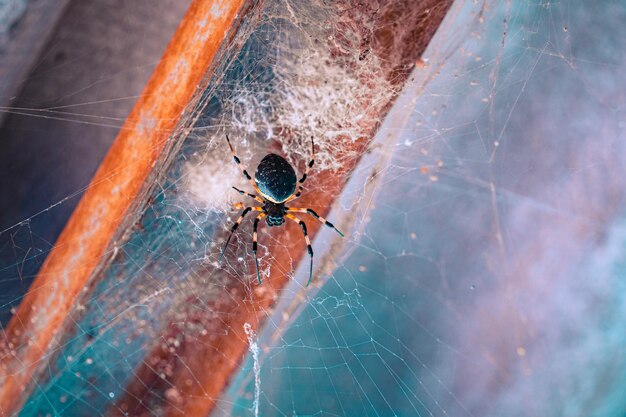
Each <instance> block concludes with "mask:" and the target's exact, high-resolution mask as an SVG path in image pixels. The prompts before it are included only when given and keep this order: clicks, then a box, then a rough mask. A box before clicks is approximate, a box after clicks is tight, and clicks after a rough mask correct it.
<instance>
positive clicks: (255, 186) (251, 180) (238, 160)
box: [226, 135, 263, 194]
mask: <svg viewBox="0 0 626 417" xmlns="http://www.w3.org/2000/svg"><path fill="white" fill-rule="evenodd" d="M226 142H228V147H229V148H230V152H231V153H232V154H233V159H234V160H235V163H236V164H237V165H238V166H239V168H241V172H242V173H243V176H244V177H246V179H247V180H248V181H250V184H251V185H252V187H254V189H255V190H256V192H257V193H259V194H263V193H262V192H261V190H259V187H257V185H256V183H255V182H254V180H253V179H252V177H251V176H250V174H248V171H246V169H245V168H244V167H243V165H241V160H240V159H239V158H238V157H237V154H236V153H235V148H233V145H231V143H230V139H229V138H228V135H226Z"/></svg>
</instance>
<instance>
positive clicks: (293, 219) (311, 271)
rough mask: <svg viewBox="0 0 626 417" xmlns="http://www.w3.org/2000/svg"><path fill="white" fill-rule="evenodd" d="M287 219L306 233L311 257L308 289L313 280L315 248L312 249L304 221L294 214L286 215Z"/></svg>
mask: <svg viewBox="0 0 626 417" xmlns="http://www.w3.org/2000/svg"><path fill="white" fill-rule="evenodd" d="M285 217H287V218H288V219H289V220H292V221H294V222H296V223H298V224H299V225H300V227H301V228H302V233H304V240H305V241H306V250H307V251H308V252H309V256H310V257H311V266H310V267H309V280H308V281H307V283H306V286H307V287H308V286H309V284H310V283H311V279H312V278H313V248H312V247H311V240H310V239H309V235H308V233H307V232H306V224H305V223H304V222H303V221H302V220H300V219H299V218H297V217H296V216H294V215H293V214H285Z"/></svg>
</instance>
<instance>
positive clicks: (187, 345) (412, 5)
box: [108, 0, 452, 417]
mask: <svg viewBox="0 0 626 417" xmlns="http://www.w3.org/2000/svg"><path fill="white" fill-rule="evenodd" d="M451 3H452V1H451V0H386V1H382V2H367V1H365V2H362V1H356V0H340V1H337V2H336V3H333V4H334V5H335V4H336V7H337V8H338V10H339V9H342V10H345V11H346V12H345V13H346V15H345V16H343V18H344V20H343V24H346V25H352V26H351V27H354V26H356V27H359V25H360V27H361V28H363V30H369V31H371V32H370V33H368V34H367V35H366V36H363V38H366V39H369V43H368V44H366V45H362V48H363V53H364V54H365V53H374V54H377V55H378V56H380V57H381V61H382V62H383V64H382V66H381V68H380V72H381V73H382V75H384V77H385V78H386V79H387V80H388V81H389V82H390V83H391V84H392V85H393V86H394V88H395V89H397V90H399V89H400V88H401V86H402V85H403V84H404V83H405V81H406V80H407V78H408V76H409V74H410V71H411V70H412V69H413V68H414V65H415V62H416V61H417V59H418V58H419V56H420V55H421V54H422V53H423V51H424V50H425V48H426V46H427V45H428V43H429V42H430V40H431V39H432V36H433V35H434V33H435V31H436V29H437V28H438V27H439V25H440V23H441V21H442V20H443V17H444V16H445V14H446V12H447V11H448V8H449V7H450V5H451ZM333 7H335V6H333ZM409 11H410V13H408V12H409ZM368 18H369V19H370V21H368V22H367V23H369V24H371V26H370V27H369V29H365V28H366V26H367V25H366V24H365V22H364V21H363V19H368ZM398 22H400V23H398ZM396 26H398V27H401V28H402V31H399V30H396V29H395V27H396ZM372 27H373V29H371V28H372ZM346 42H349V40H346ZM334 56H335V57H339V58H341V51H340V50H338V51H334ZM363 81H364V82H363V92H364V94H363V96H362V97H361V98H360V100H361V101H360V102H358V105H360V106H361V107H362V108H364V109H367V108H368V102H367V100H368V97H370V95H368V94H367V93H369V91H368V88H372V86H371V83H370V85H368V84H367V81H370V80H363ZM392 103H393V97H391V98H390V100H389V102H386V103H384V104H383V105H381V106H380V107H378V108H377V109H378V110H376V111H369V112H367V113H366V114H365V115H364V116H365V117H364V118H363V119H362V125H363V131H364V132H366V133H365V134H364V136H363V137H361V138H359V139H358V140H357V141H354V142H352V141H350V140H346V141H345V143H344V144H343V145H341V146H336V150H335V152H348V153H350V154H353V155H354V154H356V155H362V154H363V153H364V152H366V150H367V148H368V145H369V142H370V141H371V139H372V138H373V136H374V135H375V133H376V131H377V129H378V127H379V126H380V123H381V121H382V119H383V118H384V117H385V115H386V113H387V111H388V110H389V109H390V107H391V105H392ZM344 145H345V147H343V146H344ZM335 156H336V157H339V156H340V155H335ZM358 160H359V158H358V157H357V158H353V159H350V160H349V161H346V162H345V164H344V165H343V166H342V167H341V168H340V169H338V170H335V171H332V172H331V171H322V172H316V173H315V175H313V176H312V177H311V179H310V180H308V182H307V190H310V192H308V193H307V194H306V195H303V197H302V198H301V199H299V200H298V205H299V206H303V207H316V208H320V210H319V214H320V215H325V213H326V212H328V210H329V209H330V207H331V205H332V203H333V201H334V199H335V198H336V197H337V196H338V195H339V194H340V192H341V189H342V187H343V185H344V184H345V181H346V179H347V178H348V176H349V175H350V172H351V171H352V170H353V169H354V167H355V166H356V164H357V163H358ZM285 229H286V230H281V243H280V244H273V243H267V244H266V245H267V250H268V251H269V252H270V253H272V259H271V260H270V262H271V271H272V276H271V278H266V279H265V281H264V283H263V285H262V286H256V285H253V287H254V290H253V291H252V292H251V291H250V290H249V288H250V286H249V284H248V283H247V282H245V280H242V279H240V277H237V276H231V275H229V274H228V273H227V272H225V271H224V270H223V269H222V270H213V271H211V272H210V273H207V272H206V269H207V268H208V267H206V266H203V270H201V271H193V274H190V275H194V274H195V275H202V274H206V276H207V277H209V276H210V278H211V279H212V280H215V281H216V282H219V283H220V284H219V285H220V286H221V287H222V289H221V291H220V293H219V295H218V296H217V297H215V298H211V296H206V297H205V296H204V295H202V294H192V295H190V296H189V297H188V298H186V299H184V300H182V301H181V302H180V303H179V304H178V305H177V306H175V307H173V308H174V309H176V310H177V314H178V317H179V318H180V317H185V320H180V319H178V320H172V321H171V322H170V323H169V325H168V326H167V328H166V329H165V330H163V331H162V333H161V337H160V338H159V342H158V343H155V344H154V347H153V349H152V351H151V352H149V353H148V354H147V355H146V356H145V358H144V361H143V363H142V364H141V365H140V366H139V367H138V369H137V370H136V371H135V372H134V376H133V378H132V379H131V380H130V382H129V383H128V384H127V385H126V387H125V389H124V390H125V395H124V396H123V397H122V398H121V399H120V400H119V401H118V402H117V403H116V404H115V406H114V407H111V408H110V409H109V411H108V415H109V416H120V417H121V416H124V415H137V416H144V415H146V416H147V415H155V414H157V415H163V416H168V417H174V416H176V417H183V416H207V415H209V413H210V412H211V411H212V410H213V409H214V408H215V406H216V404H217V403H218V401H219V398H220V395H221V394H222V393H223V391H224V389H225V388H226V387H227V386H228V384H229V382H230V380H231V378H232V376H233V374H234V373H236V372H237V370H238V368H239V364H240V361H241V359H242V357H243V356H244V355H245V354H246V352H247V349H248V337H247V334H246V331H245V330H244V329H246V328H247V329H250V328H252V329H254V330H256V329H259V328H260V327H261V326H262V325H263V323H264V321H265V319H266V318H267V315H268V314H267V312H268V311H270V310H271V309H272V307H273V306H274V305H275V303H276V300H277V299H278V297H279V296H280V294H281V292H282V289H283V288H285V286H286V285H287V283H288V281H289V279H290V275H291V271H292V268H293V266H294V265H298V263H299V261H300V260H301V259H302V257H303V256H304V255H305V254H306V251H305V250H304V246H303V245H302V232H301V231H300V229H299V228H298V227H297V225H295V226H294V225H288V226H287V227H286V228H285ZM318 229H319V224H318V223H316V222H309V235H311V236H314V235H315V234H316V232H317V231H318ZM306 262H308V259H307V260H306ZM217 277H219V278H217ZM225 295H227V296H225ZM244 326H245V327H244ZM167 340H176V341H177V343H176V345H174V344H168V343H162V341H167Z"/></svg>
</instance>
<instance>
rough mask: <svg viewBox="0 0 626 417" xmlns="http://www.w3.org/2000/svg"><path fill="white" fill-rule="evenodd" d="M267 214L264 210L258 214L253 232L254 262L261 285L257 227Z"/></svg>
mask: <svg viewBox="0 0 626 417" xmlns="http://www.w3.org/2000/svg"><path fill="white" fill-rule="evenodd" d="M265 216H267V213H265V212H263V213H261V214H259V215H258V216H256V219H254V229H253V232H252V252H254V264H255V265H256V279H257V281H259V285H261V274H260V273H259V258H257V256H256V251H257V243H256V242H257V232H256V229H257V227H259V220H261V219H262V218H263V217H265Z"/></svg>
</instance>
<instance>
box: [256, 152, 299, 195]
mask: <svg viewBox="0 0 626 417" xmlns="http://www.w3.org/2000/svg"><path fill="white" fill-rule="evenodd" d="M254 181H255V182H256V185H257V186H258V187H259V190H261V192H262V193H263V195H264V196H265V197H267V198H268V199H270V200H271V201H273V202H276V203H282V202H283V201H285V200H286V199H287V198H289V197H290V196H291V195H292V194H293V192H294V191H295V189H296V182H297V178H296V172H295V171H294V169H293V167H292V166H291V165H290V164H289V162H287V160H286V159H285V158H283V157H282V156H280V155H276V154H273V153H270V154H268V155H266V156H265V158H263V159H262V160H261V163H260V164H259V166H258V167H257V169H256V173H255V174H254Z"/></svg>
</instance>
